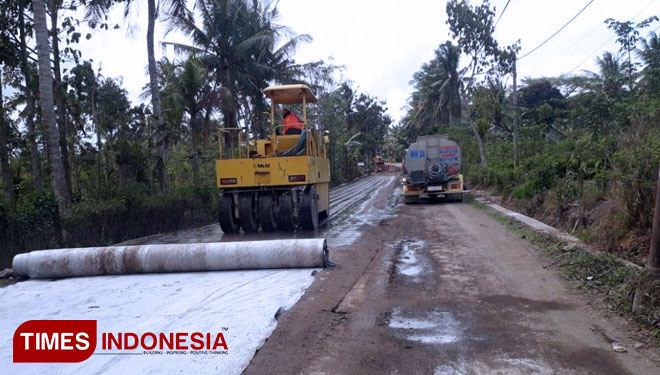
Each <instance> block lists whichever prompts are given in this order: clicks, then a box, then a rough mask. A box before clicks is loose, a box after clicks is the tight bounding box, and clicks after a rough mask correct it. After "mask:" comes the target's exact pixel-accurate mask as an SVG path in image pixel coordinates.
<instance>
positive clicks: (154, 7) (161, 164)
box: [86, 0, 192, 191]
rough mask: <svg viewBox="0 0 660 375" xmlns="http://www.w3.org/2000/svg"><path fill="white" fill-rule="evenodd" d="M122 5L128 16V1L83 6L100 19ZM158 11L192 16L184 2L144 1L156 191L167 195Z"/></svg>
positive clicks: (170, 15)
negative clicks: (157, 48) (156, 46)
mask: <svg viewBox="0 0 660 375" xmlns="http://www.w3.org/2000/svg"><path fill="white" fill-rule="evenodd" d="M119 2H123V3H125V11H124V14H125V15H128V14H129V7H130V6H131V5H132V4H133V3H135V2H134V1H131V0H123V1H122V0H90V1H89V2H88V3H87V6H86V7H87V18H92V19H100V18H101V17H103V16H104V15H105V14H106V13H107V12H108V10H109V9H110V7H111V6H112V5H113V4H114V3H119ZM158 9H163V10H164V13H165V14H166V15H167V18H168V19H169V18H192V14H191V13H190V11H189V10H188V9H187V8H186V1H185V0H161V1H159V3H158V4H156V0H147V19H148V23H147V60H148V70H149V88H150V91H151V107H152V110H153V115H152V116H153V118H154V119H155V120H156V129H157V130H156V133H157V134H156V138H157V147H158V162H157V165H158V178H159V182H160V188H161V190H163V191H167V189H168V185H169V181H168V176H167V170H166V161H167V129H166V127H165V122H164V120H163V113H162V108H161V101H160V87H159V85H158V67H157V65H156V55H155V53H154V27H155V24H156V20H157V18H158V16H159V14H158Z"/></svg>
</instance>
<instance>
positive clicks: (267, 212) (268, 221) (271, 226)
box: [258, 193, 277, 232]
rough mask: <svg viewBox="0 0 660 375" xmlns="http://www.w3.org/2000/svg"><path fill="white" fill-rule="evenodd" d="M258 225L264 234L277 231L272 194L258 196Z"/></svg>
mask: <svg viewBox="0 0 660 375" xmlns="http://www.w3.org/2000/svg"><path fill="white" fill-rule="evenodd" d="M258 206H259V224H261V229H263V230H264V232H275V231H277V220H275V205H274V204H273V193H261V194H259V203H258Z"/></svg>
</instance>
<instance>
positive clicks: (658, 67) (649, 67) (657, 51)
mask: <svg viewBox="0 0 660 375" xmlns="http://www.w3.org/2000/svg"><path fill="white" fill-rule="evenodd" d="M637 54H638V56H639V57H640V58H641V59H642V61H644V64H645V66H644V69H643V70H642V76H643V78H644V79H643V80H642V85H643V87H644V89H645V90H646V92H647V93H649V94H651V95H654V94H658V93H660V35H658V34H656V33H655V32H652V33H651V34H650V35H649V37H648V39H642V48H641V49H640V50H638V51H637Z"/></svg>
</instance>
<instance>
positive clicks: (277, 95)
mask: <svg viewBox="0 0 660 375" xmlns="http://www.w3.org/2000/svg"><path fill="white" fill-rule="evenodd" d="M263 93H264V95H266V96H267V97H268V98H270V100H271V101H272V102H273V104H302V103H303V98H305V102H306V103H316V97H315V96H314V94H313V93H312V90H310V88H309V87H308V86H307V85H303V84H296V85H284V86H273V87H266V88H265V89H264V90H263Z"/></svg>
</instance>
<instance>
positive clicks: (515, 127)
mask: <svg viewBox="0 0 660 375" xmlns="http://www.w3.org/2000/svg"><path fill="white" fill-rule="evenodd" d="M518 113H519V112H518V71H517V68H516V60H515V59H514V60H513V129H512V130H513V131H512V133H513V167H514V168H517V167H518Z"/></svg>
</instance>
